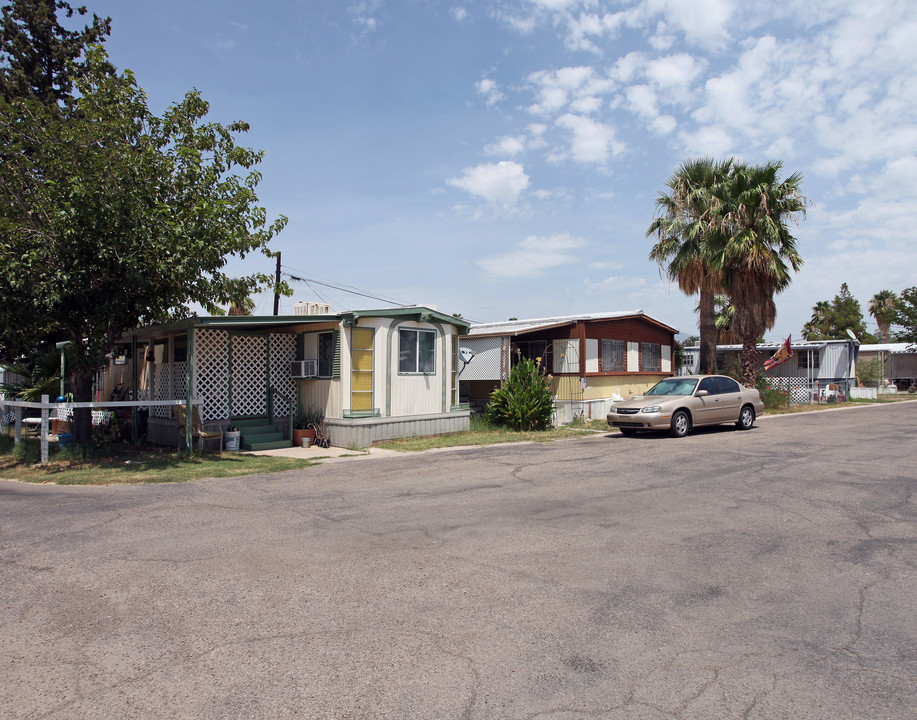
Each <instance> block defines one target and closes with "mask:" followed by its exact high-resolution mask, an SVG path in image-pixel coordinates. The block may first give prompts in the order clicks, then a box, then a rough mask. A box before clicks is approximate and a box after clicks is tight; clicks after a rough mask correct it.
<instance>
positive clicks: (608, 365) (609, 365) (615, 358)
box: [602, 340, 627, 372]
mask: <svg viewBox="0 0 917 720" xmlns="http://www.w3.org/2000/svg"><path fill="white" fill-rule="evenodd" d="M625 370H627V343H626V342H625V341H624V340H602V372H624V371H625Z"/></svg>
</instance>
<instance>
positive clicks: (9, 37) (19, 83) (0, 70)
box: [0, 0, 113, 105]
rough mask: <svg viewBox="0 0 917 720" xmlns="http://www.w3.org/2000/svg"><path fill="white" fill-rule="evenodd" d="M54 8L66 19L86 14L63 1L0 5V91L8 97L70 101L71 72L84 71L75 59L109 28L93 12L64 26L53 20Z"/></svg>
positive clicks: (74, 74) (34, 0) (18, 0)
mask: <svg viewBox="0 0 917 720" xmlns="http://www.w3.org/2000/svg"><path fill="white" fill-rule="evenodd" d="M58 11H63V13H64V15H66V17H68V18H72V17H73V15H74V13H76V14H78V15H85V14H86V13H87V10H86V8H85V7H78V8H76V9H74V8H72V7H71V6H70V3H68V2H64V1H63V0H11V2H10V3H9V4H7V5H4V6H3V8H2V10H0V12H2V15H0V94H2V95H3V97H4V98H5V99H6V100H7V101H8V102H9V101H11V100H12V99H13V98H16V97H22V98H24V97H34V98H36V99H38V100H39V101H40V102H42V103H44V104H46V105H56V104H57V103H59V102H64V103H67V102H70V101H71V100H72V96H73V81H74V77H82V76H83V75H84V74H85V73H86V72H87V68H86V65H85V64H84V63H81V62H77V60H78V59H79V58H80V57H81V56H82V55H83V54H84V53H85V52H86V49H87V48H88V47H89V46H90V45H95V44H98V43H101V42H104V41H105V39H106V37H108V35H109V34H110V33H111V18H104V19H103V18H100V17H98V16H97V15H95V14H93V16H92V23H91V24H90V25H87V26H85V27H84V28H83V29H82V30H67V29H66V28H65V27H63V26H62V25H61V24H60V23H59V22H58V19H57V13H58ZM107 70H109V71H112V70H113V68H112V67H111V65H108V66H107Z"/></svg>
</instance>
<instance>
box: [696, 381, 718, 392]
mask: <svg viewBox="0 0 917 720" xmlns="http://www.w3.org/2000/svg"><path fill="white" fill-rule="evenodd" d="M697 390H698V392H700V391H701V390H706V391H707V394H708V395H718V394H719V390H718V389H717V387H716V378H712V377H705V378H703V379H702V380H701V381H700V385H698V386H697Z"/></svg>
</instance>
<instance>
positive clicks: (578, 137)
mask: <svg viewBox="0 0 917 720" xmlns="http://www.w3.org/2000/svg"><path fill="white" fill-rule="evenodd" d="M556 122H557V125H558V126H560V127H562V128H565V129H567V130H569V131H570V132H571V133H573V139H572V141H571V143H570V154H571V155H572V157H573V159H574V160H576V161H577V162H581V163H604V162H605V161H606V160H607V159H608V156H609V155H610V154H612V155H618V154H620V153H622V152H624V144H623V143H621V142H618V141H617V140H615V131H614V128H613V127H611V126H610V125H603V124H602V123H599V122H596V121H594V120H591V119H590V118H587V117H583V116H582V115H573V114H571V113H567V114H566V115H562V116H561V117H559V118H557V121H556Z"/></svg>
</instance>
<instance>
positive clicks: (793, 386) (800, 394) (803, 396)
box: [768, 377, 812, 403]
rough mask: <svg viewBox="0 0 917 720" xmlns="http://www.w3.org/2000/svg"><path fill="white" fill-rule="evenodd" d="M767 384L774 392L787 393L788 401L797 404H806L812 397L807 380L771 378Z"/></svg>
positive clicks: (799, 378)
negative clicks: (788, 395) (788, 394)
mask: <svg viewBox="0 0 917 720" xmlns="http://www.w3.org/2000/svg"><path fill="white" fill-rule="evenodd" d="M768 382H769V383H770V385H771V387H772V388H774V390H783V391H784V392H787V391H789V393H790V400H791V401H793V402H798V403H807V402H809V400H810V399H811V397H812V394H811V388H812V386H811V385H810V383H809V379H808V378H804V377H772V378H768Z"/></svg>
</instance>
